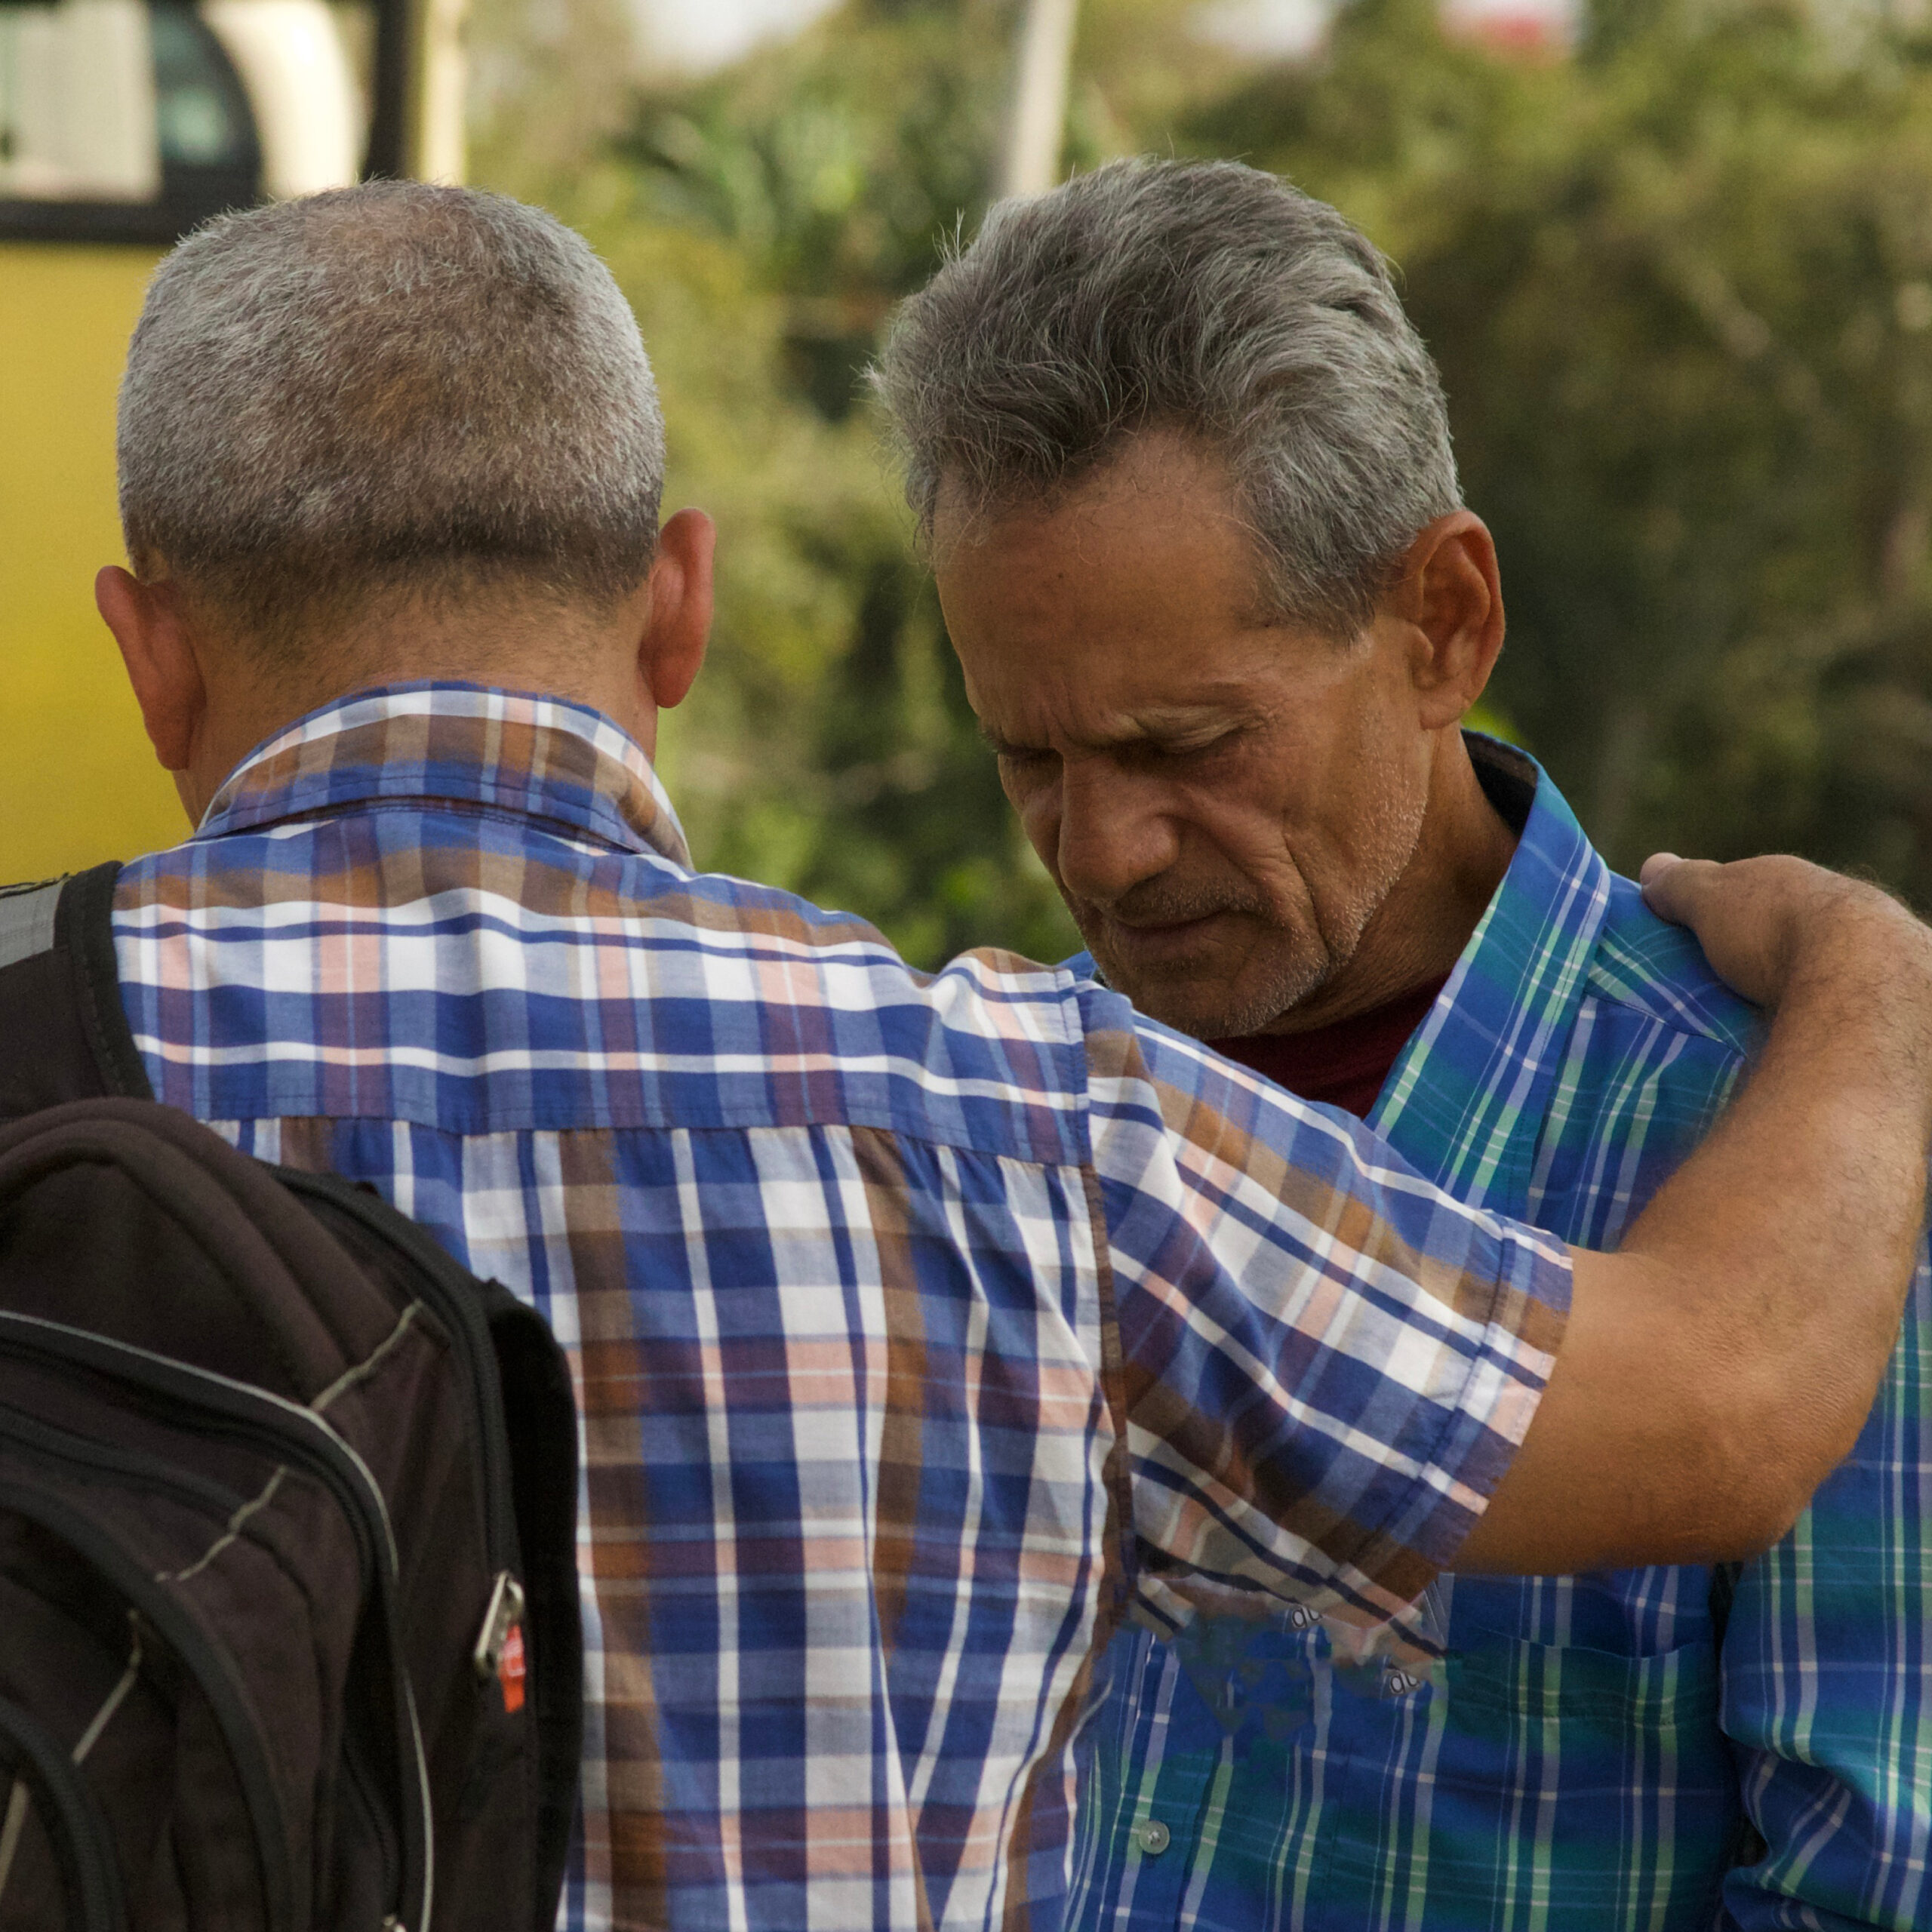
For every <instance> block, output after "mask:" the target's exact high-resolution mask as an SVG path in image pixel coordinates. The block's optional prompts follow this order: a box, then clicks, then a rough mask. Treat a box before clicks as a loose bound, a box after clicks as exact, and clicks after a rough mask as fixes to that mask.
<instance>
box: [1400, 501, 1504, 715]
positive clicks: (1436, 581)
mask: <svg viewBox="0 0 1932 1932" xmlns="http://www.w3.org/2000/svg"><path fill="white" fill-rule="evenodd" d="M1395 605H1396V611H1397V614H1398V615H1399V616H1400V617H1402V618H1403V619H1404V620H1405V621H1406V622H1407V623H1408V624H1409V625H1410V626H1411V635H1412V639H1413V645H1414V648H1413V652H1412V657H1411V668H1412V670H1413V672H1414V678H1415V685H1416V696H1417V701H1418V703H1419V705H1420V709H1421V714H1422V722H1423V724H1424V726H1425V727H1426V728H1429V729H1430V730H1438V729H1440V728H1443V727H1444V726H1447V725H1451V724H1455V723H1457V721H1459V720H1460V718H1461V717H1462V715H1463V713H1464V712H1466V711H1467V710H1468V709H1469V707H1470V706H1471V705H1472V704H1474V703H1475V701H1476V700H1477V699H1478V698H1479V697H1481V695H1482V693H1483V687H1484V685H1487V683H1488V682H1489V674H1490V673H1491V672H1492V671H1493V670H1494V669H1495V668H1496V660H1497V657H1498V655H1499V654H1500V652H1501V651H1502V649H1503V580H1502V577H1501V575H1500V573H1499V572H1498V571H1497V563H1496V544H1495V541H1494V539H1493V538H1492V537H1491V535H1490V534H1489V528H1488V526H1487V525H1486V524H1485V523H1484V521H1483V520H1482V518H1481V517H1479V516H1478V515H1475V513H1474V512H1472V511H1469V510H1456V511H1453V512H1451V514H1450V515H1447V516H1441V517H1438V518H1436V519H1435V521H1433V522H1432V523H1428V524H1425V525H1423V528H1422V529H1421V530H1420V531H1418V532H1417V534H1416V537H1415V540H1414V542H1412V543H1411V544H1410V546H1409V547H1408V549H1407V552H1406V553H1405V555H1404V557H1403V559H1402V564H1401V573H1400V576H1399V578H1398V583H1397V586H1396V589H1395Z"/></svg>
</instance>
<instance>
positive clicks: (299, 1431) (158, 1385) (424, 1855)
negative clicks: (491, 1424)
mask: <svg viewBox="0 0 1932 1932" xmlns="http://www.w3.org/2000/svg"><path fill="white" fill-rule="evenodd" d="M0 1352H9V1353H14V1354H19V1355H26V1356H28V1357H29V1358H38V1359H42V1360H45V1359H48V1358H51V1359H52V1360H53V1361H57V1362H60V1363H78V1364H81V1365H82V1366H84V1367H88V1368H91V1369H93V1370H94V1371H96V1372H97V1373H100V1374H104V1375H106V1376H107V1377H109V1378H110V1379H112V1380H118V1381H122V1382H125V1383H130V1384H131V1385H133V1386H135V1387H137V1388H140V1389H144V1390H146V1391H147V1392H149V1393H151V1394H155V1395H162V1396H165V1397H166V1398H168V1399H169V1400H171V1401H176V1402H180V1403H183V1404H186V1405H187V1406H188V1407H191V1408H195V1409H199V1410H201V1411H202V1412H203V1414H205V1416H207V1417H209V1418H211V1422H204V1423H202V1424H201V1425H199V1426H200V1428H201V1429H202V1432H204V1433H210V1434H214V1435H229V1436H230V1437H231V1438H235V1439H239V1440H242V1441H248V1442H251V1443H253V1444H256V1445H257V1446H259V1447H262V1448H263V1449H264V1450H266V1451H267V1452H268V1453H270V1454H273V1455H274V1456H275V1458H276V1460H278V1461H279V1462H289V1463H299V1464H300V1465H301V1466H302V1467H303V1469H304V1470H305V1471H306V1472H308V1473H309V1474H311V1475H315V1477H317V1478H318V1479H319V1480H320V1481H321V1482H322V1484H324V1485H325V1487H327V1488H328V1490H329V1491H331V1494H333V1495H334V1497H335V1499H336V1500H337V1503H338V1505H339V1506H340V1508H341V1509H342V1511H343V1515H345V1517H346V1518H347V1519H348V1521H349V1524H350V1527H351V1530H352V1533H353V1534H354V1536H355V1541H356V1552H357V1559H358V1569H359V1571H360V1579H359V1580H360V1584H361V1587H362V1588H365V1589H366V1588H367V1587H368V1586H369V1585H370V1584H371V1582H373V1583H374V1586H375V1589H376V1591H377V1596H378V1598H379V1601H378V1604H377V1609H378V1611H379V1613H380V1617H381V1620H382V1626H383V1632H384V1635H385V1637H386V1641H387V1644H388V1649H389V1660H390V1669H391V1672H392V1676H393V1678H394V1681H395V1688H396V1691H397V1694H398V1700H399V1705H400V1715H401V1718H402V1720H403V1724H404V1727H405V1730H406V1731H407V1736H406V1737H405V1738H404V1739H403V1740H401V1744H402V1750H403V1756H404V1759H405V1762H404V1763H403V1764H402V1765H401V1779H402V1783H403V1785H404V1787H405V1789H404V1791H403V1793H402V1799H403V1810H404V1817H405V1856H404V1860H403V1864H404V1868H405V1872H407V1871H408V1868H409V1866H411V1864H412V1863H414V1865H415V1866H416V1868H417V1872H418V1874H420V1876H419V1877H418V1878H417V1883H416V1885H415V1887H414V1890H415V1892H416V1897H415V1898H414V1900H413V1901H411V1904H412V1905H413V1907H414V1909H413V1910H411V1911H410V1912H407V1913H405V1914H404V1915H402V1917H403V1922H404V1923H405V1924H411V1925H413V1926H415V1927H427V1926H428V1924H429V1916H430V1910H431V1906H432V1903H433V1888H434V1881H435V1838H434V1832H435V1826H434V1822H433V1819H432V1814H431V1808H430V1801H429V1765H428V1763H427V1761H426V1758H425V1757H424V1755H423V1734H422V1727H421V1725H420V1722H419V1721H418V1719H417V1712H416V1699H415V1694H414V1690H413V1688H412V1687H411V1684H410V1681H409V1675H408V1670H407V1669H406V1668H405V1666H404V1663H403V1660H402V1647H401V1639H400V1636H399V1633H398V1625H397V1620H396V1619H397V1604H396V1590H397V1587H398V1586H397V1576H398V1570H399V1567H400V1566H399V1565H398V1561H397V1558H396V1549H395V1537H394V1536H393V1534H392V1532H391V1530H390V1527H389V1509H388V1506H387V1505H386V1503H384V1502H383V1494H382V1491H381V1488H380V1486H379V1485H378V1484H377V1481H376V1479H375V1478H374V1476H373V1475H371V1474H370V1472H369V1469H368V1465H367V1464H366V1463H365V1462H364V1461H363V1460H362V1459H361V1457H360V1456H358V1454H356V1452H355V1449H354V1448H353V1447H352V1445H351V1444H349V1443H348V1442H346V1441H344V1440H343V1438H342V1437H341V1436H340V1435H337V1433H336V1432H335V1431H334V1429H331V1427H330V1426H329V1425H328V1422H327V1421H326V1420H325V1419H324V1418H323V1417H321V1416H318V1415H317V1414H315V1412H314V1411H312V1410H310V1409H307V1408H304V1407H303V1406H302V1405H301V1404H299V1403H297V1402H294V1401H290V1400H288V1398H286V1397H285V1396H281V1395H276V1394H275V1393H274V1392H272V1390H269V1389H259V1388H256V1387H254V1386H251V1384H249V1383H245V1382H237V1381H235V1380H232V1379H231V1378H230V1377H227V1376H225V1375H218V1374H216V1373H215V1372H214V1371H213V1370H211V1369H204V1368H197V1367H195V1366H194V1365H193V1364H192V1363H189V1362H183V1361H176V1360H174V1358H172V1357H170V1356H168V1355H156V1354H155V1353H154V1352H152V1350H149V1349H143V1348H137V1347H136V1346H134V1344H133V1343H127V1342H118V1341H115V1340H112V1338H110V1337H107V1336H104V1335H97V1334H93V1333H91V1332H90V1331H88V1330H85V1329H81V1328H74V1327H69V1325H68V1324H66V1323H65V1322H60V1321H47V1320H45V1319H44V1318H42V1317H39V1316H37V1315H19V1314H16V1313H14V1312H11V1310H0ZM123 1587H124V1588H125V1584H124V1586H123ZM411 1854H415V1856H414V1857H413V1858H412V1857H411Z"/></svg>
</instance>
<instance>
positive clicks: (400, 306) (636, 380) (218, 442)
mask: <svg viewBox="0 0 1932 1932" xmlns="http://www.w3.org/2000/svg"><path fill="white" fill-rule="evenodd" d="M119 458H120V472H121V519H122V528H123V530H124V531H125V536H126V539H127V543H128V554H129V555H130V556H131V558H132V559H133V560H134V565H135V568H136V569H137V571H140V573H141V574H143V575H149V574H155V573H156V572H157V571H166V572H167V573H168V574H172V575H174V576H177V577H180V579H181V580H183V582H184V583H186V585H187V586H189V588H190V589H192V590H195V591H198V592H205V594H206V595H208V596H209V597H210V598H212V599H214V601H217V603H218V604H220V605H221V606H222V607H223V608H225V609H226V610H229V611H232V612H233V613H234V614H235V616H236V617H238V619H239V620H240V621H241V622H242V623H243V624H244V625H245V626H246V627H247V628H248V630H249V631H250V632H252V633H254V634H256V635H259V636H260V637H261V638H263V639H264V640H265V641H276V640H280V641H284V642H286V641H288V640H289V639H290V638H292V637H293V636H294V635H296V634H297V633H299V632H300V629H301V628H302V626H303V623H305V622H306V621H309V620H312V619H313V618H314V617H315V616H317V615H318V614H325V613H328V612H330V611H335V610H339V609H341V608H346V607H349V606H352V605H354V604H355V603H356V602H358V601H360V600H361V598H363V597H365V595H367V594H368V593H369V592H372V591H375V592H380V591H383V590H391V589H404V590H408V591H411V592H431V593H435V592H448V591H449V590H451V589H455V588H457V587H458V586H464V585H468V584H470V583H475V582H477V581H479V580H483V581H491V582H495V581H509V582H514V583H518V584H519V585H521V586H528V587H531V588H533V589H539V590H540V591H542V592H546V593H547V594H549V595H552V596H555V597H557V598H561V599H565V600H571V601H578V600H581V601H585V602H587V603H592V604H595V605H602V606H605V607H606V608H608V607H609V606H611V605H614V604H615V603H616V602H617V601H618V600H619V599H620V598H622V597H623V595H626V593H627V592H629V591H630V590H632V589H635V587H636V586H637V585H638V583H640V582H641V581H642V580H643V578H644V577H645V574H646V573H647V572H648V571H649V569H650V567H651V559H652V556H653V555H654V550H655V547H656V543H657V514H658V506H659V502H660V497H661V494H662V491H663V475H664V426H663V417H662V415H661V414H660V411H659V409H658V405H657V389H656V387H655V386H654V383H653V382H652V380H651V365H650V361H649V360H648V358H647V357H646V355H645V350H644V344H643V343H642V341H641V339H640V338H639V337H638V328H637V323H636V320H635V318H634V317H633V316H632V313H631V311H630V309H629V305H628V304H627V303H626V302H625V300H624V298H623V295H622V294H620V292H619V291H618V288H617V284H616V282H615V281H613V280H612V279H611V273H610V271H609V270H608V269H607V268H605V266H604V264H603V263H601V261H599V260H598V258H597V257H596V256H595V254H592V251H591V249H590V248H589V245H588V244H587V243H586V242H585V241H584V240H583V238H582V237H581V236H580V235H576V234H574V233H573V232H571V230H570V229H568V228H566V227H565V226H564V225H563V224H562V223H561V222H559V221H558V220H555V218H554V217H552V216H550V215H548V214H545V213H543V211H541V210H540V209H537V208H526V207H525V206H523V205H521V203H518V202H513V201H510V200H509V199H507V198H505V197H504V196H503V195H491V194H485V193H481V192H477V191H475V190H472V189H461V188H446V187H433V186H428V185H426V184H424V183H418V182H408V181H382V182H370V183H365V185H363V186H360V187H355V188H345V189H337V190H335V191H334V192H330V193H328V194H321V195H311V196H309V197H308V198H305V199H302V200H298V201H291V202H281V203H280V204H278V205H274V206H270V207H266V208H251V209H250V210H248V211H246V212H245V213H242V214H230V215H225V216H223V217H221V218H220V219H219V220H215V221H213V222H211V223H209V224H208V226H206V227H205V228H202V229H199V230H198V231H197V232H195V234H193V235H190V236H189V238H187V239H186V241H185V242H183V243H182V244H181V245H180V247H179V248H177V249H176V250H175V251H174V253H173V254H171V255H169V256H168V258H167V259H166V260H165V261H164V262H163V263H162V265H161V266H160V268H159V269H158V271H157V272H156V273H155V277H154V280H153V281H152V284H151V285H149V289H148V294H147V301H146V306H144V307H143V309H142V312H141V318H140V322H139V324H138V325H137V327H136V328H135V331H134V342H133V344H132V346H131V349H130V350H129V352H128V371H127V374H126V377H125V379H124V380H123V381H122V386H121V417H120V437H119Z"/></svg>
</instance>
